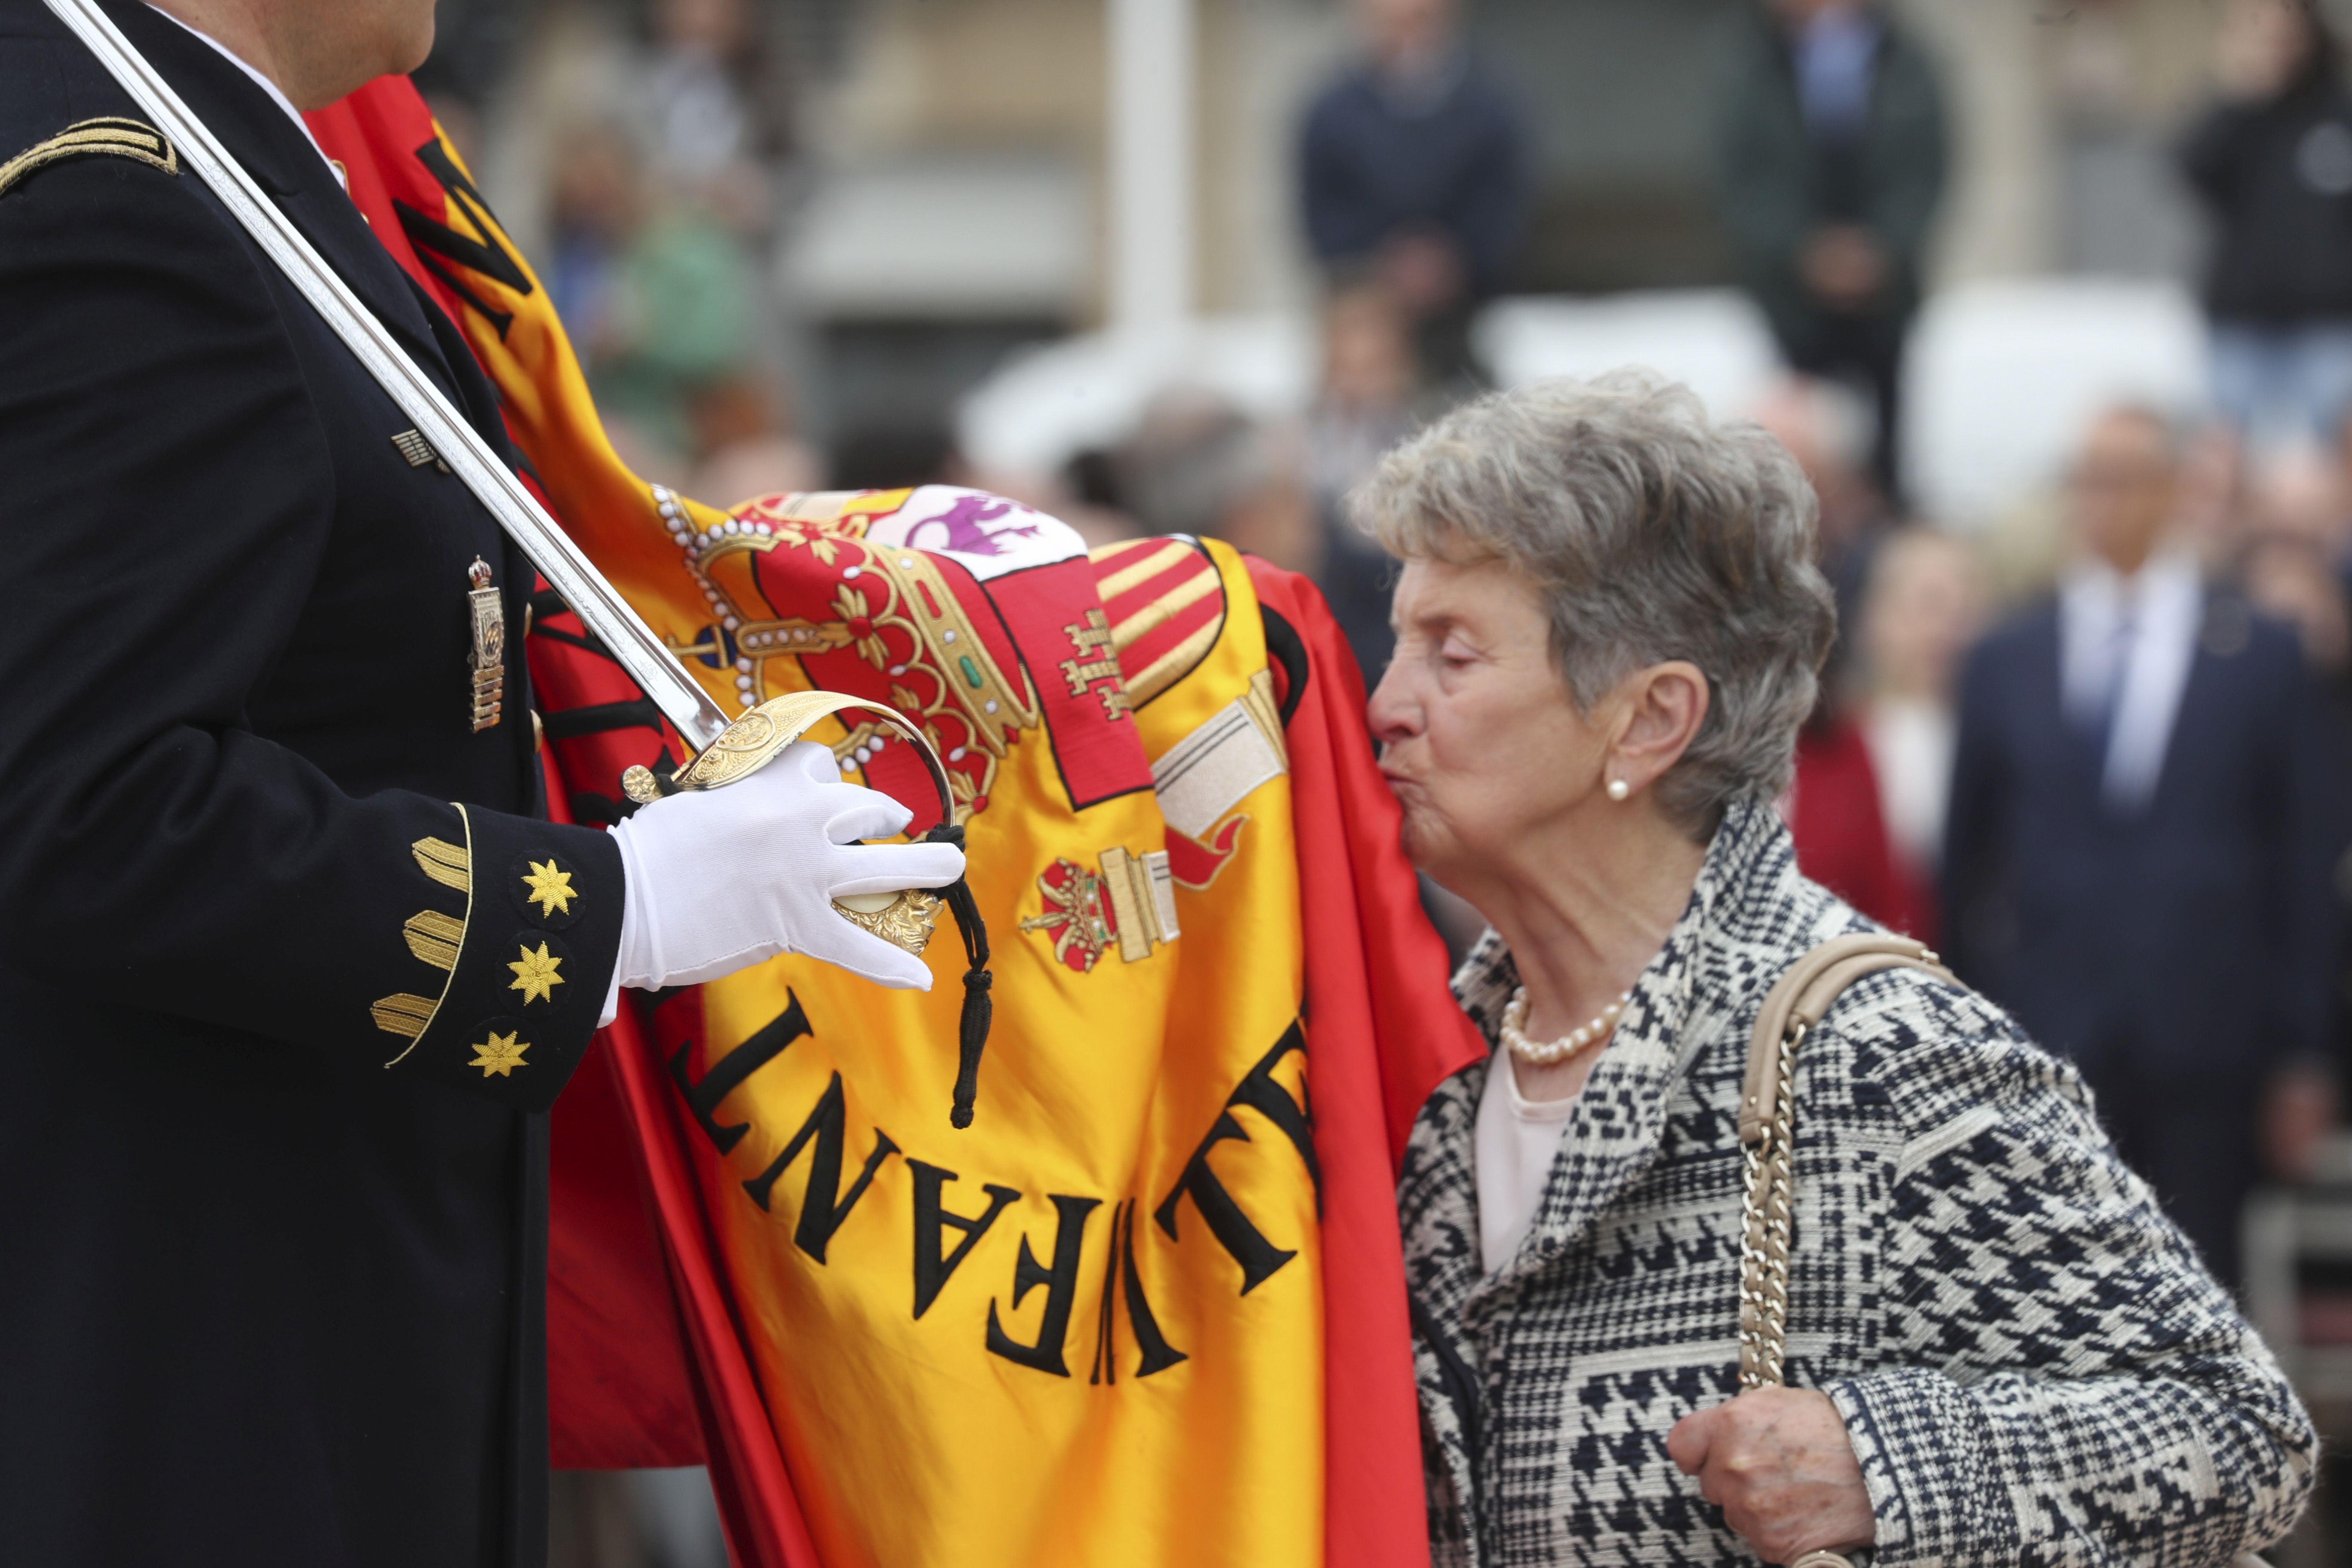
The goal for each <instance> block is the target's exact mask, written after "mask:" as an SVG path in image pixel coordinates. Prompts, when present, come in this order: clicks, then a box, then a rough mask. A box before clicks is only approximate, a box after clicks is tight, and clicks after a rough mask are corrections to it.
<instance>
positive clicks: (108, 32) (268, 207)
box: [47, 0, 728, 751]
mask: <svg viewBox="0 0 2352 1568" xmlns="http://www.w3.org/2000/svg"><path fill="white" fill-rule="evenodd" d="M47 4H48V7H49V9H50V10H52V11H54V12H56V13H57V14H58V17H59V19H60V20H62V21H63V22H64V23H65V25H66V26H68V27H69V28H71V29H72V30H73V33H74V36H75V37H79V38H80V39H81V41H82V42H83V43H84V44H86V45H88V46H89V50H90V52H91V53H93V54H95V55H96V56H97V57H98V58H99V63H100V64H101V65H103V66H105V67H106V68H107V70H108V71H109V72H110V73H111V74H112V76H113V77H114V79H115V80H116V81H118V82H120V83H121V84H122V87H123V89H124V90H125V91H127V92H129V93H130V94H131V98H132V99H133V100H136V101H137V102H138V104H139V106H140V108H141V109H142V110H145V111H146V113H147V115H148V116H149V118H150V119H152V121H154V122H155V128H156V129H157V130H159V131H161V132H163V134H164V135H165V136H167V137H169V138H170V139H171V141H172V143H173V146H175V147H177V148H178V149H179V150H180V156H181V157H182V159H183V160H184V161H185V162H186V163H187V164H188V166H189V167H190V168H192V169H194V171H195V172H196V176H197V178H199V179H201V180H203V181H204V183H205V184H206V185H207V186H209V187H211V189H212V192H213V194H214V195H216V196H218V197H219V198H220V200H221V203H222V205H225V206H226V207H227V208H228V209H229V212H230V213H231V214H232V215H233V216H235V217H236V220H237V222H238V223H240V224H242V225H243V226H245V230H246V232H247V233H248V234H250V235H251V236H253V237H254V240H255V242H256V243H257V244H258V245H259V246H260V247H261V248H262V249H263V250H264V251H265V252H267V253H268V257H269V258H270V259H271V260H272V261H274V262H276V263H277V264H278V269H279V270H280V271H282V272H284V273H285V274H286V277H287V279H289V281H290V282H292V283H293V285H294V287H295V288H296V289H299V290H300V291H301V294H302V297H303V298H304V299H306V300H309V301H310V304H311V307H312V308H313V309H315V310H317V311H318V312H319V314H320V316H321V317H323V318H324V319H325V321H326V322H327V324H328V325H329V326H330V327H331V328H333V329H334V331H335V333H336V335H337V336H338V337H340V338H341V339H342V340H343V342H344V343H345V344H346V345H347V346H348V347H349V348H350V349H351V351H352V353H353V354H354V355H356V356H357V357H358V359H359V361H360V363H361V364H362V365H363V366H364V367H366V370H367V372H368V374H370V375H372V376H373V377H374V378H375V380H376V383H377V384H378V385H380V386H382V387H383V389H384V391H385V392H386V393H387V394H389V395H390V396H391V398H392V400H393V401H394V403H396V404H398V405H400V411H401V412H402V413H403V414H404V415H406V416H408V417H409V419H411V420H412V421H414V422H415V426H416V430H417V433H418V434H419V435H421V436H423V437H425V440H427V441H429V442H431V443H432V445H433V449H434V451H436V453H438V454H439V455H440V456H441V458H442V459H443V460H444V461H446V463H447V464H448V465H449V467H450V468H451V469H452V470H454V471H455V472H456V474H457V477H458V479H461V480H463V481H464V482H465V485H466V488H467V489H469V490H471V491H473V493H474V496H475V498H476V499H477V500H479V501H480V502H481V503H482V504H483V505H484V506H485V507H487V508H488V509H489V512H490V515H491V516H492V517H494V518H496V519H497V520H498V522H499V527H500V528H502V529H504V530H505V531H506V532H507V535H508V537H509V538H510V539H512V540H513V541H514V542H516V543H517V544H520V546H522V551H523V553H524V554H525V555H528V556H529V557H530V562H531V564H532V565H534V566H536V567H538V568H539V570H540V573H541V575H542V576H544V577H545V578H546V579H547V580H548V582H549V583H550V584H551V585H552V586H553V587H554V589H555V591H556V593H558V594H559V595H562V598H563V602H564V603H565V604H567V605H570V606H571V607H572V612H573V613H574V614H575V615H577V616H579V617H580V620H581V624H582V625H583V626H586V627H587V628H588V630H589V632H590V633H591V634H592V635H593V636H594V637H595V638H596V640H597V641H599V642H601V643H603V644H604V647H606V648H608V649H610V650H611V651H612V655H613V657H614V658H615V659H617V660H618V661H619V662H620V665H621V668H624V669H625V670H627V671H628V672H629V675H630V677H631V678H632V679H635V681H636V683H637V684H638V685H639V686H641V687H643V688H645V691H646V696H648V697H650V698H651V699H653V701H654V705H655V706H656V707H657V708H659V709H660V710H662V715H663V717H665V718H667V720H668V721H670V722H671V723H672V724H675V725H676V726H677V729H678V732H679V733H680V734H682V735H684V736H685V737H686V739H687V741H688V743H689V744H691V745H692V746H693V747H694V748H695V749H696V750H697V751H699V750H701V749H702V748H703V747H705V746H708V745H709V743H710V742H712V741H714V740H716V739H718V737H719V731H722V730H724V729H726V728H727V723H728V721H727V716H726V715H725V714H724V713H721V712H720V711H719V706H718V704H717V703H715V702H713V701H711V700H710V699H709V697H707V696H705V695H704V694H703V690H702V688H701V687H700V686H699V685H698V684H697V682H696V681H695V679H694V677H693V676H691V675H689V674H688V673H687V669H686V666H685V665H683V664H681V663H680V662H678V658H677V655H676V654H674V653H672V652H670V650H669V648H668V647H667V646H665V645H664V644H663V642H662V640H661V639H660V638H659V637H656V636H655V635H654V633H653V628H652V627H650V626H646V623H645V621H644V620H643V618H641V617H640V616H638V615H637V613H636V611H635V610H634V609H632V608H631V607H630V606H629V603H628V601H627V600H625V599H624V598H622V597H621V595H620V593H619V592H618V591H617V590H616V589H614V586H613V585H612V584H610V583H608V582H606V581H605V580H604V574H602V573H600V572H598V571H597V570H596V568H595V566H594V565H593V564H592V563H590V561H589V559H588V557H587V556H585V555H583V554H582V553H581V551H580V547H579V546H578V545H576V544H574V543H572V538H571V536H570V535H569V534H567V533H565V532H564V531H563V529H562V525H560V524H559V523H557V522H556V521H555V520H554V519H553V518H551V517H550V516H549V515H548V514H547V510H546V509H545V508H543V507H541V505H540V504H539V502H538V500H536V499H534V498H533V497H532V495H531V493H530V490H529V489H525V488H524V486H523V483H522V481H521V480H520V479H518V478H516V477H515V473H514V471H513V470H512V469H511V468H508V467H507V466H506V464H505V463H504V462H502V461H500V460H499V457H498V454H496V453H495V452H493V451H491V450H490V448H489V445H488V443H487V442H485V441H484V440H483V439H482V438H481V437H479V436H478V435H476V434H475V433H474V427H473V426H471V425H468V424H467V422H466V420H465V419H464V417H463V416H460V415H459V414H458V412H457V409H455V408H454V407H452V406H451V405H450V404H449V400H448V399H447V398H446V397H444V396H442V395H441V390H440V388H438V387H436V386H435V385H434V384H433V383H432V381H431V379H430V378H429V377H427V376H426V375H425V373H424V372H423V371H422V370H420V369H418V368H417V366H416V363H415V361H413V360H411V359H410V358H409V357H408V354H407V353H406V352H405V351H404V350H403V349H402V348H401V346H400V345H399V343H398V342H394V339H393V336H392V334H391V333H390V332H389V331H386V330H385V328H384V326H383V322H381V321H377V320H376V318H375V313H374V312H373V311H372V310H369V309H368V308H367V307H366V306H364V305H362V304H361V303H360V301H359V298H358V297H357V296H356V295H354V294H353V293H352V291H351V289H350V288H349V287H348V286H346V285H345V284H344V282H343V280H342V279H341V278H339V277H337V276H336V275H335V271H334V268H331V267H329V266H328V265H327V263H326V260H325V258H322V257H321V256H320V254H319V253H318V251H317V250H316V249H315V248H314V247H312V246H311V244H310V241H309V240H308V239H306V238H304V237H303V236H302V232H301V230H299V229H298V228H296V227H295V226H294V225H293V222H292V220H290V219H289V218H288V217H287V216H286V215H285V214H284V213H282V212H280V211H278V206H277V204H276V203H274V202H271V201H270V200H268V198H267V197H265V196H264V195H262V194H261V188H260V187H259V186H257V185H256V184H254V183H253V180H252V178H251V176H249V175H247V174H246V172H245V170H244V168H243V167H242V166H241V165H239V164H238V163H237V161H236V159H235V158H233V157H231V156H230V155H229V153H228V150H227V149H226V148H225V147H223V146H222V145H221V143H220V142H219V140H218V139H217V138H216V137H215V136H214V135H213V133H212V131H211V129H210V128H209V127H207V126H206V125H205V122H204V121H201V120H199V119H197V118H196V116H195V114H194V112H193V111H192V110H190V109H189V108H188V106H187V105H186V104H184V103H183V102H182V101H181V100H180V95H179V94H178V93H176V92H173V90H172V87H171V84H170V83H169V82H166V81H165V80H164V79H163V76H162V75H161V74H160V73H159V72H157V71H156V69H155V68H154V67H153V66H152V65H149V64H148V63H147V60H146V58H145V57H144V56H142V55H141V54H140V52H139V50H138V49H137V47H134V46H133V45H132V44H131V40H130V39H128V38H126V37H123V36H122V33H121V29H119V28H118V27H116V26H115V25H114V23H113V21H112V20H111V19H110V17H108V16H107V15H106V14H105V13H104V12H103V11H100V9H99V8H98V5H96V3H95V0H47Z"/></svg>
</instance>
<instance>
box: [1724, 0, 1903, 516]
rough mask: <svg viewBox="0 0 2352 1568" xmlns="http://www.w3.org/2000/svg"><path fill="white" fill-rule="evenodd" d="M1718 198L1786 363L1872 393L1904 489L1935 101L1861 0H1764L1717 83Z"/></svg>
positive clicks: (1876, 460) (1882, 456)
mask: <svg viewBox="0 0 2352 1568" xmlns="http://www.w3.org/2000/svg"><path fill="white" fill-rule="evenodd" d="M1719 103H1720V110H1719V114H1718V118H1717V126H1716V171H1717V188H1716V206H1717V211H1718V212H1719V213H1720V214H1721V215H1722V218H1723V223H1724V226H1725V229H1726V231H1727V237H1728V238H1729V239H1730V241H1731V244H1732V247H1733V249H1734V250H1735V251H1736V252H1737V254H1738V259H1739V262H1740V265H1741V268H1742V270H1743V272H1744V273H1745V275H1746V278H1747V284H1748V291H1749V292H1750V293H1751V294H1752V295H1754V297H1755V299H1756V302H1757V303H1758V305H1759V306H1760V307H1761V308H1762V309H1763V311H1764V314H1765V315H1766V317H1767V318H1768V319H1769V321H1771V324H1772V331H1773V335H1774V337H1775V338H1776V339H1778V341H1779V342H1780V353H1781V354H1782V355H1783V356H1784V357H1785V358H1786V359H1787V361H1788V363H1789V364H1790V366H1791V367H1792V368H1794V369H1796V370H1800V371H1803V372H1805V373H1807V374H1813V375H1821V376H1826V377H1828V378H1830V379H1832V380H1836V381H1841V382H1844V383H1847V384H1852V385H1855V386H1857V387H1859V388H1861V389H1862V390H1864V391H1865V392H1867V394H1868V395H1869V396H1870V399H1871V403H1872V405H1873V413H1874V423H1875V436H1874V442H1873V448H1872V458H1871V468H1872V471H1873V473H1874V475H1875V476H1876V478H1877V480H1878V483H1879V486H1880V488H1881V489H1883V490H1884V492H1885V494H1886V495H1888V496H1889V497H1899V496H1900V495H1901V493H1902V488H1901V484H1900V477H1901V476H1900V463H1899V459H1898V449H1897V443H1898V439H1899V436H1900V427H1901V416H1902V409H1901V404H1900V397H1901V384H1902V374H1903V341H1904V334H1905V332H1906V331H1907V330H1908V328H1909V326H1910V322H1911V318H1912V315H1913V314H1914V312H1916V310H1917V309H1918V305H1919V294H1920V277H1921V268H1922V263H1923V261H1924V258H1925V255H1926V250H1927V237H1928V232H1929V228H1930V226H1931V225H1932V223H1933V221H1934V219H1935V216H1936V209H1937V205H1938V204H1939V203H1940V202H1941V200H1942V197H1943V194H1944V179H1945V167H1946V163H1947V152H1946V142H1947V132H1946V127H1945V116H1944V103H1943V95H1942V91H1941V89H1939V88H1938V86H1937V79H1936V72H1935V70H1934V68H1933V67H1932V66H1931V65H1930V63H1929V62H1928V60H1927V56H1926V55H1925V54H1923V53H1922V52H1921V51H1920V49H1919V48H1918V47H1917V46H1916V45H1915V44H1914V43H1913V42H1912V41H1911V40H1910V38H1909V37H1908V36H1907V35H1906V33H1905V32H1904V31H1903V30H1902V29H1901V28H1900V27H1898V26H1895V23H1894V22H1893V20H1892V19H1891V18H1889V17H1888V16H1886V14H1885V11H1884V10H1883V8H1881V7H1880V6H1878V5H1874V4H1870V3H1869V0H1764V4H1763V5H1761V6H1760V8H1759V10H1758V11H1757V12H1756V14H1755V16H1754V18H1753V20H1752V22H1751V23H1750V24H1749V25H1748V26H1744V27H1742V28H1740V29H1739V30H1738V36H1737V42H1736V44H1735V47H1734V48H1733V50H1732V52H1731V55H1730V58H1729V59H1728V62H1727V76H1726V79H1725V81H1724V83H1723V86H1722V89H1721V92H1720V94H1719Z"/></svg>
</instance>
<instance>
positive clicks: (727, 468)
mask: <svg viewBox="0 0 2352 1568" xmlns="http://www.w3.org/2000/svg"><path fill="white" fill-rule="evenodd" d="M687 425H688V430H689V432H690V433H691V436H692V438H693V442H694V450H695V454H696V462H695V468H694V472H693V474H692V476H691V477H690V478H688V480H687V481H686V493H687V494H688V495H690V496H693V497H696V498H697V499H698V500H707V501H709V502H710V504H712V505H713V506H733V505H735V504H736V503H737V502H739V501H744V500H751V498H752V497H753V496H765V495H782V494H789V493H790V492H792V491H794V490H814V489H824V463H823V462H822V461H821V460H820V459H819V458H818V457H817V455H816V453H815V451H814V449H812V448H811V447H809V445H808V443H806V442H805V441H803V440H802V439H800V437H798V436H797V435H795V434H794V433H793V423H792V416H791V409H790V405H789V404H788V403H787V402H786V401H785V400H784V399H783V398H782V396H781V395H778V394H775V393H773V392H771V391H770V390H769V389H768V388H767V387H766V386H764V385H762V384H761V378H760V377H759V376H758V375H756V374H752V373H751V372H750V371H748V370H739V371H736V372H734V373H732V374H724V375H720V376H718V377H715V378H713V379H712V380H710V381H708V382H705V383H703V384H701V385H699V386H697V387H696V388H695V389H694V390H693V391H692V392H691V393H689V394H688V397H687Z"/></svg>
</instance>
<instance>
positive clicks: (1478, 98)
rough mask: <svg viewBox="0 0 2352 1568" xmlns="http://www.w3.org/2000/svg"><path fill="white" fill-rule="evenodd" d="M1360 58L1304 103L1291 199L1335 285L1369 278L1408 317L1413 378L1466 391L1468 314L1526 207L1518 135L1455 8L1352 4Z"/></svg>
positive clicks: (1497, 269)
mask: <svg viewBox="0 0 2352 1568" xmlns="http://www.w3.org/2000/svg"><path fill="white" fill-rule="evenodd" d="M1356 10H1357V15H1358V16H1359V18H1360V22H1361V26H1362V29H1363V34H1364V41H1365V44H1366V54H1365V58H1363V59H1362V60H1360V62H1358V63H1357V64H1355V65H1353V66H1351V67H1349V68H1348V69H1347V70H1346V71H1345V72H1344V73H1343V74H1342V75H1341V76H1340V77H1339V79H1338V80H1336V81H1334V82H1332V83H1331V84H1330V85H1329V86H1328V87H1326V88H1325V89H1323V90H1322V91H1321V92H1320V93H1319V94H1318V95H1317V97H1316V98H1315V100H1314V101H1313V102H1312V103H1311V104H1310V105H1309V106H1308V108H1307V114H1306V118H1305V121H1304V122H1303V124H1302V126H1301V129H1300V132H1299V142H1298V147H1299V152H1298V157H1299V174H1298V191H1299V199H1300V202H1301V205H1302V207H1303V216H1304V218H1305V223H1306V229H1307V244H1308V247H1309V248H1310V249H1312V251H1313V252H1314V255H1315V258H1316V260H1317V261H1318V263H1320V264H1321V265H1322V267H1323V268H1324V269H1325V271H1326V273H1327V275H1328V277H1330V278H1331V279H1333V280H1334V281H1335V282H1347V281H1350V280H1354V279H1364V278H1370V279H1376V280H1377V281H1379V282H1380V283H1381V285H1382V286H1383V287H1385V288H1386V289H1389V290H1390V292H1391V293H1392V294H1393V295H1394V296H1395V298H1396V299H1397V300H1399V301H1400V302H1401V303H1402V305H1403V306H1404V308H1405V310H1406V311H1407V312H1408V313H1409V315H1410V316H1411V317H1412V320H1413V321H1414V323H1415V326H1416V331H1417V334H1418V336H1419V339H1420V348H1421V356H1422V360H1423V366H1422V368H1423V372H1424V374H1427V375H1428V376H1429V377H1430V378H1432V379H1433V381H1435V382H1438V383H1441V384H1444V383H1451V382H1460V383H1471V384H1475V382H1476V380H1477V379H1478V377H1477V372H1476V369H1475V365H1474V364H1473V363H1472V360H1471V355H1470V343H1469V323H1470V315H1471V311H1472V310H1474V309H1475V307H1476V306H1477V305H1478V304H1479V303H1480V302H1481V301H1483V300H1486V298H1487V297H1488V296H1490V295H1492V294H1493V293H1494V292H1495V291H1496V289H1498V288H1500V287H1501V285H1502V281H1503V278H1504V273H1505V268H1506V267H1507V262H1508V260H1509V257H1510V251H1511V247H1512V245H1513V244H1514V243H1515V242H1516V241H1517V237H1518V232H1519V226H1520V221H1521V219H1522V217H1523V216H1524V214H1525V210H1526V205H1527V173H1526V163H1527V154H1526V146H1525V143H1526V135H1525V132H1523V130H1522V129H1521V127H1520V124H1519V121H1518V117H1517V114H1516V112H1515V111H1514V110H1513V109H1512V106H1511V103H1510V100H1509V99H1508V98H1507V96H1506V95H1505V93H1504V91H1503V89H1502V86H1501V84H1500V83H1498V82H1496V80H1495V79H1494V78H1493V77H1492V76H1490V75H1489V74H1488V73H1487V72H1486V70H1485V69H1484V68H1481V67H1480V66H1479V65H1478V64H1477V62H1476V61H1475V60H1474V59H1472V58H1471V56H1470V52H1469V50H1468V48H1467V47H1465V44H1464V42H1463V40H1462V38H1461V36H1460V29H1459V18H1458V16H1457V15H1456V8H1455V4H1454V0H1356Z"/></svg>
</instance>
